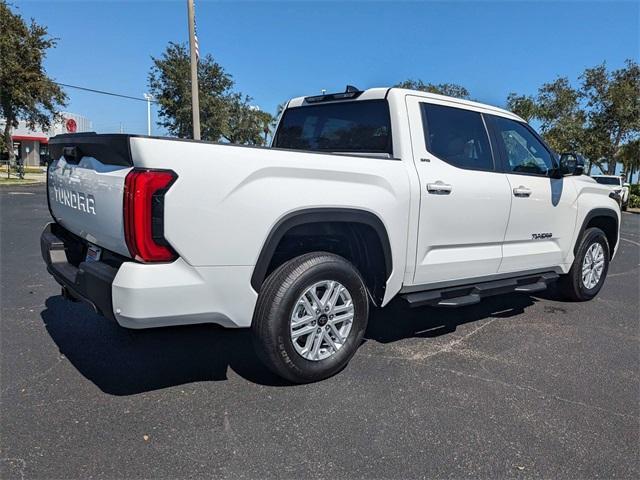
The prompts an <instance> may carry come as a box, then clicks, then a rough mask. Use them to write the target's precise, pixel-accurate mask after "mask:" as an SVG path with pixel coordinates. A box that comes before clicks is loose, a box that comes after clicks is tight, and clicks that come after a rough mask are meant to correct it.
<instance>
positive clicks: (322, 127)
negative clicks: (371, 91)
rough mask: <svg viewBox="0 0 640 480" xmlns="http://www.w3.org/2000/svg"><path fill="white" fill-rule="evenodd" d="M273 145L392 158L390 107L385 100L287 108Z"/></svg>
mask: <svg viewBox="0 0 640 480" xmlns="http://www.w3.org/2000/svg"><path fill="white" fill-rule="evenodd" d="M273 146H274V147H276V148H290V149H294V150H312V151H322V152H361V153H388V154H389V155H392V154H393V151H392V147H391V120H390V117H389V104H388V103H387V101H386V100H363V101H356V102H340V103H328V104H324V105H313V106H309V107H295V108H289V109H287V110H285V112H284V115H283V116H282V120H281V121H280V125H279V127H278V132H277V134H276V138H275V141H274V143H273Z"/></svg>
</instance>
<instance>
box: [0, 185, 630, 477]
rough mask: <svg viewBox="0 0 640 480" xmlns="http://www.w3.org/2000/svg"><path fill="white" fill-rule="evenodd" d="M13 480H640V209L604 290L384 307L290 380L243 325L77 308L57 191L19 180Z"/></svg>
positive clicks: (9, 279)
mask: <svg viewBox="0 0 640 480" xmlns="http://www.w3.org/2000/svg"><path fill="white" fill-rule="evenodd" d="M0 208H1V212H0V213H1V224H0V226H1V229H2V230H1V232H0V234H1V236H0V240H1V247H0V257H1V258H0V261H1V263H0V272H1V300H0V302H1V304H0V306H1V319H0V335H1V336H0V347H1V365H0V367H1V368H0V373H1V377H0V388H1V397H0V399H1V402H2V404H1V430H0V434H1V439H0V442H1V443H0V478H2V479H13V478H19V479H22V478H136V477H145V478H160V477H164V478H179V477H180V478H182V477H207V478H212V477H231V478H332V479H333V478H423V477H425V478H434V477H438V478H440V477H452V478H461V477H474V478H478V477H479V478H496V477H500V478H502V477H514V478H515V477H517V478H520V477H526V478H537V477H545V478H595V477H603V478H614V477H616V478H618V477H624V478H640V328H639V323H640V319H639V311H640V306H639V296H640V292H639V289H640V215H633V214H624V216H623V225H622V240H621V245H620V250H619V253H618V256H617V258H616V259H615V260H614V262H613V263H612V265H611V269H610V271H609V277H608V279H607V283H606V284H605V287H604V289H603V291H602V292H601V294H600V295H599V296H598V297H597V298H596V299H595V300H594V301H591V302H589V303H580V304H578V303H562V302H559V301H557V300H555V294H554V291H553V290H551V291H548V292H545V293H544V294H543V295H541V296H529V295H525V294H513V295H509V296H505V297H496V298H493V299H489V300H486V301H484V302H483V303H481V304H479V305H476V306H473V307H467V308H464V309H458V310H442V309H433V308H421V309H415V310H409V309H407V308H405V306H404V305H403V303H402V302H401V301H394V302H393V303H392V304H391V305H390V306H389V307H388V308H386V309H384V310H379V311H376V312H374V315H373V318H372V319H371V321H370V328H369V330H368V332H367V335H366V337H367V340H366V342H365V344H364V345H363V346H362V347H361V348H360V350H359V351H358V353H357V354H356V356H355V358H354V359H353V361H352V362H351V364H350V365H349V366H348V367H347V369H346V370H345V371H343V372H342V373H340V374H339V375H337V376H336V377H334V378H332V379H329V380H327V381H324V382H320V383H317V384H312V385H303V386H292V385H287V384H284V383H283V382H282V381H280V380H279V379H278V378H276V377H274V376H273V375H271V374H270V373H269V372H268V371H267V370H265V368H264V367H262V366H261V364H260V363H259V361H258V360H257V358H256V356H255V354H254V352H253V350H252V347H251V342H250V337H249V334H248V332H246V331H226V330H223V329H220V328H216V327H214V326H206V325H205V326H193V327H180V328H165V329H158V330H149V331H128V330H125V329H123V328H120V327H118V326H117V325H116V324H114V323H110V322H109V321H107V320H105V319H103V318H101V317H99V316H97V315H95V314H93V313H91V312H90V311H89V310H87V309H86V308H85V307H84V306H82V305H80V304H72V303H69V302H67V301H64V300H63V299H62V297H61V296H60V289H59V287H58V286H57V284H56V283H55V282H54V281H53V280H52V279H51V278H50V277H49V275H48V274H47V273H46V271H45V268H44V264H43V262H42V260H41V257H40V251H39V235H40V231H41V229H42V227H43V225H44V224H45V223H46V222H47V221H48V219H49V215H48V211H47V207H46V201H45V196H44V189H43V187H42V186H37V187H19V188H12V187H4V188H2V189H0Z"/></svg>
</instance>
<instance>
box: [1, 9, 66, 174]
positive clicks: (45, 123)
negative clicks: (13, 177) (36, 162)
mask: <svg viewBox="0 0 640 480" xmlns="http://www.w3.org/2000/svg"><path fill="white" fill-rule="evenodd" d="M0 32H2V33H1V34H0V117H2V118H4V120H5V125H4V132H3V135H2V138H3V148H4V149H6V150H7V151H8V153H9V162H10V163H14V162H15V154H14V151H13V145H12V140H11V130H12V129H14V128H17V126H18V123H19V121H20V120H24V121H25V122H26V124H27V126H28V127H29V128H31V129H35V128H36V127H40V128H41V129H42V130H45V131H46V130H49V129H50V128H51V124H52V123H53V122H55V121H56V120H58V119H59V118H60V112H59V110H60V108H62V107H64V106H65V105H66V100H67V96H66V95H65V93H64V92H63V91H62V89H61V88H60V87H59V86H58V85H57V84H56V83H54V82H53V80H51V79H50V78H49V77H48V76H47V73H46V71H45V69H44V66H43V61H44V59H45V57H46V53H47V50H48V49H50V48H53V47H55V45H56V39H55V38H51V37H49V36H48V32H47V28H46V27H44V26H42V25H38V24H37V23H36V22H35V21H34V20H33V19H32V20H31V23H29V24H27V23H26V22H25V21H24V19H23V18H22V17H21V16H20V15H18V14H16V13H13V12H12V11H11V10H10V9H9V7H8V5H7V3H6V2H5V1H4V0H0Z"/></svg>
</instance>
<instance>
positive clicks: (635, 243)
mask: <svg viewBox="0 0 640 480" xmlns="http://www.w3.org/2000/svg"><path fill="white" fill-rule="evenodd" d="M620 240H624V241H625V242H629V243H633V244H634V245H637V246H639V247H640V243H638V242H634V241H633V240H629V239H628V238H624V237H620Z"/></svg>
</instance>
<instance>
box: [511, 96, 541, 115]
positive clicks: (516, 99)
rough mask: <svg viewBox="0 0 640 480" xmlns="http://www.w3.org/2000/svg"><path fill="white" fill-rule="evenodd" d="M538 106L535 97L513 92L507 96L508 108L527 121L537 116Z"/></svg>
mask: <svg viewBox="0 0 640 480" xmlns="http://www.w3.org/2000/svg"><path fill="white" fill-rule="evenodd" d="M536 108H537V105H536V101H535V99H534V98H533V97H530V96H528V95H518V94H517V93H513V92H512V93H510V94H509V96H508V97H507V110H509V111H511V112H513V113H515V114H516V115H518V116H519V117H521V118H523V119H524V120H526V121H527V122H529V121H531V120H532V119H534V118H535V117H536V115H537V111H536Z"/></svg>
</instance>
